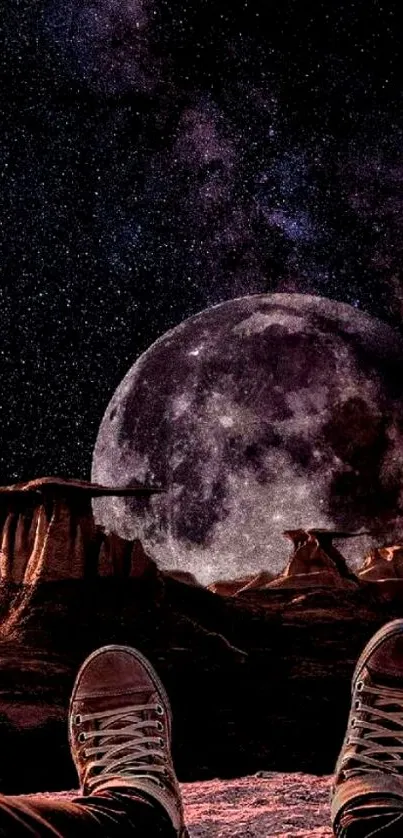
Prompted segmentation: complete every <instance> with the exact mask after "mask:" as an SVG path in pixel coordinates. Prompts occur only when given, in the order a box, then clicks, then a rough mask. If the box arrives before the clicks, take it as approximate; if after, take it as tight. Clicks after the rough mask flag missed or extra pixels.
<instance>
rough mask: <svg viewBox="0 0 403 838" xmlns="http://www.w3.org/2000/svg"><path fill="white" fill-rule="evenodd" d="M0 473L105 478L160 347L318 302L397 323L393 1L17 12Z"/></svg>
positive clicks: (104, 2)
mask: <svg viewBox="0 0 403 838" xmlns="http://www.w3.org/2000/svg"><path fill="white" fill-rule="evenodd" d="M4 9H5V23H6V49H5V51H4V65H3V85H2V109H3V115H4V118H5V121H6V126H7V132H6V136H5V137H4V139H3V147H2V159H3V166H2V171H3V185H2V198H1V201H2V221H3V224H2V247H3V256H2V264H3V270H4V278H3V283H2V290H1V300H0V302H1V309H0V311H1V314H0V317H1V339H0V340H1V344H0V351H1V357H2V365H1V387H2V401H1V402H0V408H1V421H2V451H1V459H2V474H3V478H4V479H7V480H11V479H12V480H14V479H17V478H22V477H24V476H32V473H33V472H35V473H46V472H57V473H65V474H72V473H74V474H76V475H78V476H80V475H82V476H88V473H89V467H90V458H91V450H92V446H93V443H94V441H95V437H96V431H97V428H98V426H99V422H100V420H101V417H102V415H103V412H104V409H105V407H106V405H107V403H108V401H109V399H110V397H111V395H112V393H113V391H114V389H115V387H116V386H117V384H118V382H119V381H120V379H121V378H122V376H123V374H124V373H125V372H126V370H127V369H128V368H129V366H130V365H131V364H132V363H133V361H134V360H135V358H136V357H137V356H138V355H139V354H140V352H141V351H143V350H144V349H145V348H146V347H147V346H148V345H150V343H151V342H152V341H153V340H154V339H155V338H156V337H158V335H160V334H162V333H163V332H165V331H166V329H167V328H169V327H171V326H173V325H175V324H176V323H178V322H180V321H181V320H182V319H183V318H185V317H187V316H189V315H191V314H194V313H195V312H197V311H199V310H201V309H203V308H205V307H206V306H208V305H212V304H214V303H217V302H220V301H222V300H226V299H230V298H233V297H237V296H240V295H242V294H247V293H256V292H264V291H272V290H280V291H302V292H307V293H317V294H322V295H324V296H328V297H333V298H335V299H339V300H343V301H345V302H349V303H351V304H352V305H354V306H356V307H358V308H362V309H364V310H367V311H369V312H371V313H374V314H377V315H380V316H383V317H384V318H385V319H387V320H389V321H390V322H392V323H394V324H396V325H398V326H399V325H400V323H401V317H402V307H403V299H402V291H401V280H400V276H399V270H400V265H401V257H402V252H401V251H402V244H401V242H402V240H403V237H402V224H401V183H402V176H403V167H402V162H401V156H400V154H401V151H400V150H401V145H402V143H401V140H402V125H401V118H400V108H399V105H400V90H399V81H398V77H397V69H398V63H399V56H400V46H399V44H398V42H397V34H395V33H398V31H399V30H398V27H397V23H396V20H395V18H394V14H393V8H392V6H388V4H385V5H383V6H382V7H380V6H379V4H377V3H375V2H370V3H364V2H352V3H349V4H348V5H346V6H344V5H341V4H335V5H334V6H331V5H330V4H322V5H320V6H318V7H317V6H315V13H314V14H313V13H312V14H311V12H310V11H309V9H308V7H307V5H306V3H303V2H302V0H298V2H296V0H292V1H291V0H288V2H281V3H278V4H277V3H268V4H266V5H265V6H264V8H263V6H262V4H261V3H257V2H252V1H251V2H235V3H232V4H231V5H229V4H228V7H227V4H223V3H220V4H217V3H216V2H213V0H203V2H198V3H196V2H187V3H185V2H184V0H179V1H178V2H175V3H174V2H167V1H166V0H94V2H87V0H82V2H78V1H77V0H68V2H61V0H50V2H46V3H45V2H42V0H38V2H32V0H31V2H29V3H28V2H27V0H24V2H20V3H19V4H18V9H16V4H15V3H14V2H12V0H6V3H5V5H4Z"/></svg>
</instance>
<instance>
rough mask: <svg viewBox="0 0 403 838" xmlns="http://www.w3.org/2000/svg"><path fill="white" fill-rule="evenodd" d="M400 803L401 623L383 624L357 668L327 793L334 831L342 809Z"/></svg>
mask: <svg viewBox="0 0 403 838" xmlns="http://www.w3.org/2000/svg"><path fill="white" fill-rule="evenodd" d="M396 798H397V799H399V800H400V802H402V800H403V620H394V621H393V622H391V623H387V625H385V626H383V628H381V629H380V630H379V631H378V632H377V633H376V634H375V635H374V636H373V638H372V639H371V640H370V641H369V643H368V644H367V646H366V647H365V649H364V651H363V653H362V655H361V657H360V658H359V660H358V663H357V666H356V668H355V672H354V676H353V682H352V701H351V710H350V716H349V719H348V726H347V731H346V735H345V738H344V742H343V746H342V749H341V752H340V756H339V759H338V761H337V765H336V768H335V774H334V778H333V784H332V790H331V806H332V812H331V815H332V823H333V828H335V825H336V823H337V821H338V820H339V818H340V815H341V813H342V810H343V809H344V808H345V806H349V807H350V806H351V804H353V805H354V804H355V803H357V805H361V804H363V803H364V804H367V803H370V802H372V803H374V802H375V801H379V802H381V801H382V802H383V803H384V802H385V801H389V800H390V801H391V802H393V800H396Z"/></svg>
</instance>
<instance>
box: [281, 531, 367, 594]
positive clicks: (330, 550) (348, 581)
mask: <svg viewBox="0 0 403 838" xmlns="http://www.w3.org/2000/svg"><path fill="white" fill-rule="evenodd" d="M284 535H285V536H286V537H287V538H289V539H290V540H291V541H292V542H293V545H294V552H293V554H292V556H291V559H290V561H289V563H288V565H287V567H286V568H285V570H284V571H283V573H281V574H280V576H278V577H277V578H276V579H274V580H273V582H270V583H269V584H268V586H267V588H268V589H270V588H293V587H296V588H300V587H301V588H305V587H315V586H319V587H324V588H328V587H330V588H345V589H346V588H355V587H357V586H358V585H359V582H358V580H357V578H356V577H355V576H354V574H353V573H352V572H351V571H350V570H349V568H348V567H347V564H346V561H345V559H344V558H343V556H342V555H341V553H340V552H339V551H338V550H337V549H336V548H335V547H334V545H333V544H332V538H333V537H335V536H336V535H342V534H339V533H337V534H336V533H333V532H327V531H325V530H307V531H305V530H301V529H300V530H286V531H285V533H284ZM343 535H345V534H344V533H343Z"/></svg>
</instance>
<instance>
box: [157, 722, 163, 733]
mask: <svg viewBox="0 0 403 838" xmlns="http://www.w3.org/2000/svg"><path fill="white" fill-rule="evenodd" d="M157 730H159V731H160V732H162V731H163V730H164V725H163V724H162V722H157Z"/></svg>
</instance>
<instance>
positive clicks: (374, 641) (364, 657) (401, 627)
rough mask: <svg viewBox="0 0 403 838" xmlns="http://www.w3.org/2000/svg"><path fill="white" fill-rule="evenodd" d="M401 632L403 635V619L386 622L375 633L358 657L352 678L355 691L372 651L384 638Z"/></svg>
mask: <svg viewBox="0 0 403 838" xmlns="http://www.w3.org/2000/svg"><path fill="white" fill-rule="evenodd" d="M399 634H401V635H403V620H392V622H391V623H386V625H384V626H382V628H380V629H379V630H378V631H377V632H376V633H375V634H374V636H373V637H372V638H371V640H370V641H369V643H367V645H366V646H365V648H364V650H363V652H362V653H361V655H360V657H359V658H358V661H357V664H356V667H355V670H354V675H353V680H352V687H351V690H352V692H354V689H355V685H356V683H357V681H358V679H359V676H360V674H361V671H362V669H363V668H364V666H365V665H366V663H367V661H368V660H369V658H370V657H371V655H372V653H373V652H375V651H376V649H378V648H379V646H381V645H382V643H383V641H384V640H386V639H388V638H389V637H393V636H394V635H399Z"/></svg>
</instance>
